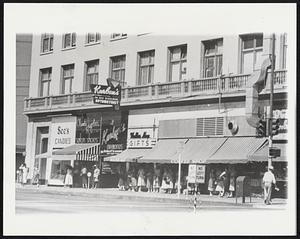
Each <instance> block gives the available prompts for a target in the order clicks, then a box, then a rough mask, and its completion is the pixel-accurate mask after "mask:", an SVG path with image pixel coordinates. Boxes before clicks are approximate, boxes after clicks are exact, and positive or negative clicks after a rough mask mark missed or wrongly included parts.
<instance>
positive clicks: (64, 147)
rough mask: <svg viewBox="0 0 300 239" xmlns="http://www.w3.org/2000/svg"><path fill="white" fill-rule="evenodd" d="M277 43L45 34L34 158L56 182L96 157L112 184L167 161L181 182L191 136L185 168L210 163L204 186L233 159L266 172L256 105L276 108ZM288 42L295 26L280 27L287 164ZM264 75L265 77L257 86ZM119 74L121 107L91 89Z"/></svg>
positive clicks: (32, 121) (35, 63) (281, 140)
mask: <svg viewBox="0 0 300 239" xmlns="http://www.w3.org/2000/svg"><path fill="white" fill-rule="evenodd" d="M271 46H272V44H271V36H270V35H267V34H264V33H245V34H244V33H243V34H240V35H228V36H219V35H215V36H201V35H199V36H185V35H178V36H173V35H169V36H168V35H166V36H162V35H155V34H148V33H145V34H137V35H127V34H111V35H101V34H100V33H87V34H86V35H77V34H76V33H65V34H63V35H55V34H42V35H35V36H33V41H32V64H31V71H30V90H29V98H27V99H25V102H24V104H25V109H24V112H25V114H26V115H27V117H28V124H27V142H26V143H27V148H26V162H27V165H28V166H29V168H30V169H32V168H33V167H34V165H36V166H38V167H39V168H40V171H41V179H42V180H44V182H45V183H47V184H55V185H60V184H61V185H62V184H63V178H64V174H65V166H66V165H71V166H72V167H74V177H75V176H76V175H77V176H76V178H79V176H78V175H79V171H80V168H81V167H82V166H83V165H85V166H87V167H91V166H92V165H94V164H99V166H100V168H101V172H102V175H103V179H102V182H103V184H106V185H109V186H116V184H117V181H118V179H117V178H118V177H120V175H121V174H122V173H121V171H126V172H127V173H128V172H133V171H134V172H135V171H137V170H138V169H139V168H140V167H145V170H150V169H151V168H154V170H156V169H161V171H163V170H165V168H166V167H167V168H168V169H170V170H171V171H172V172H173V174H174V176H173V178H174V182H175V178H176V177H177V176H176V171H177V168H178V154H179V146H178V143H179V142H183V143H182V144H183V148H182V150H183V151H182V154H181V158H182V163H183V168H182V170H183V173H182V175H187V173H188V172H187V171H188V165H189V164H203V165H206V166H207V168H206V171H207V173H206V174H205V176H204V178H205V180H204V181H203V185H202V188H203V189H204V188H205V187H206V183H207V179H208V175H209V171H210V170H212V169H213V170H214V171H216V172H217V171H218V170H222V169H223V168H224V167H225V166H226V167H227V166H230V167H231V168H232V167H233V168H234V170H235V171H237V172H239V173H240V174H245V173H250V174H251V172H252V171H253V170H254V171H257V175H256V176H255V177H254V176H253V178H258V177H259V175H258V174H259V173H260V171H259V168H260V169H262V165H263V166H265V163H266V161H267V156H268V155H267V154H265V153H266V152H267V151H266V144H267V138H266V137H258V135H257V129H256V127H253V124H252V125H251V123H249V122H250V120H249V117H250V116H249V115H248V113H249V112H250V114H251V117H252V118H251V119H256V120H257V121H258V119H261V118H266V117H267V114H266V113H267V112H268V106H269V104H270V102H269V96H270V87H269V85H270V79H271V74H270V70H269V68H266V69H264V65H265V63H266V62H267V60H268V59H269V56H270V54H271V50H272V47H271ZM286 51H287V35H286V34H280V33H279V34H276V41H275V55H276V65H275V73H274V106H273V109H274V111H273V112H274V113H273V114H274V116H275V117H277V118H280V122H281V125H280V129H279V131H280V132H279V134H278V135H276V136H274V144H275V143H276V144H278V145H279V146H278V147H280V148H281V149H282V150H281V151H282V154H281V157H279V158H277V159H274V162H275V161H276V160H277V161H278V165H279V166H278V167H279V168H280V169H281V168H282V167H283V166H282V164H284V168H285V167H286V159H285V156H284V154H283V151H284V145H286V143H287V141H286V137H285V136H286V124H287V119H286V117H285V114H286V111H287V88H286V86H287V83H288V81H290V80H294V79H288V74H287V72H286V69H285V68H286ZM264 70H265V71H264ZM264 72H265V73H264ZM262 75H263V76H264V82H265V86H264V87H263V90H260V91H259V92H256V93H257V94H256V95H255V94H254V93H253V92H252V89H254V88H253V87H254V83H255V82H256V81H257V80H258V79H261V76H262ZM109 77H110V78H113V79H115V80H118V81H119V82H121V86H122V94H121V106H120V110H117V111H115V110H113V108H112V107H111V106H109V105H99V104H94V103H93V95H92V94H91V91H90V84H102V85H105V84H106V79H107V78H109ZM252 81H253V82H254V83H253V84H251V82H252ZM248 88H249V89H250V88H251V91H247V89H248ZM211 139H213V141H211ZM276 140H277V141H276ZM249 145H250V146H249ZM222 150H223V152H222ZM236 152H239V153H236ZM235 153H236V154H235ZM201 155H202V156H201ZM204 155H205V157H204ZM214 167H215V168H214ZM252 168H253V170H252ZM251 170H252V171H251ZM258 171H259V172H258ZM161 173H162V172H161ZM75 181H76V180H75ZM255 183H256V184H257V181H253V184H255ZM79 184H80V183H79V181H78V185H79Z"/></svg>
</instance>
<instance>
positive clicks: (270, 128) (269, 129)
mask: <svg viewBox="0 0 300 239" xmlns="http://www.w3.org/2000/svg"><path fill="white" fill-rule="evenodd" d="M271 64H272V65H271V79H270V111H269V119H268V121H269V127H268V134H269V152H268V167H270V166H272V156H271V155H270V148H271V147H272V145H273V135H272V120H273V94H274V69H275V34H274V33H273V34H272V54H271Z"/></svg>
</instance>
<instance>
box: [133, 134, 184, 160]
mask: <svg viewBox="0 0 300 239" xmlns="http://www.w3.org/2000/svg"><path fill="white" fill-rule="evenodd" d="M187 141H188V139H160V140H159V141H158V142H157V144H156V145H155V146H154V147H153V148H152V149H151V150H149V153H148V154H146V155H145V156H144V157H142V158H140V159H138V160H137V161H138V162H139V163H172V161H174V160H175V159H176V158H178V154H179V147H180V143H181V142H183V143H186V142H187Z"/></svg>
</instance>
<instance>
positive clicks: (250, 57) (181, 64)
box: [40, 34, 286, 96]
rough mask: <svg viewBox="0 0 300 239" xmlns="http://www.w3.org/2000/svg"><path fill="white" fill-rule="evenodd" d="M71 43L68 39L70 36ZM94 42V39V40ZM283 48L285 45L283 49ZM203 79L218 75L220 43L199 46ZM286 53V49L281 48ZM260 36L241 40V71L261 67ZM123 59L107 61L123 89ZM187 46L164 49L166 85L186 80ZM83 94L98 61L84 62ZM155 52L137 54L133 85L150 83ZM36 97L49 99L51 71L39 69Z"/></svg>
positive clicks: (68, 85)
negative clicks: (38, 89)
mask: <svg viewBox="0 0 300 239" xmlns="http://www.w3.org/2000/svg"><path fill="white" fill-rule="evenodd" d="M69 39H70V41H72V35H71V36H70V38H69ZM94 39H97V38H94ZM285 46H286V45H285ZM203 48H204V49H203V57H202V65H203V68H202V70H203V74H202V75H203V77H204V78H209V77H215V76H218V75H221V74H222V64H223V39H222V38H220V39H214V40H209V41H204V42H203ZM283 49H285V51H286V47H285V48H283ZM262 52H263V35H262V34H255V35H249V36H246V37H243V38H242V42H241V70H242V72H243V73H251V72H253V70H256V69H259V68H260V67H261V64H262ZM125 63H126V55H119V56H114V57H111V58H110V77H111V78H113V79H115V80H118V81H120V82H121V84H122V86H124V85H125ZM186 64H187V44H184V45H179V46H173V47H169V48H168V68H169V69H168V78H167V79H168V81H169V82H176V81H181V80H186V75H187V66H186ZM84 66H85V77H84V91H89V90H90V84H97V83H98V74H99V60H98V59H97V60H92V61H88V62H85V65H84ZM154 66H155V50H150V51H144V52H139V53H138V76H137V82H136V85H147V84H151V83H153V82H154ZM74 67H75V66H74V64H70V65H66V66H62V74H61V75H62V79H61V88H60V89H61V90H60V93H61V94H68V93H72V81H73V79H74ZM40 73H41V74H40V75H41V78H40V79H41V81H40V82H41V87H40V96H47V95H49V88H50V82H51V73H52V68H46V69H41V72H40Z"/></svg>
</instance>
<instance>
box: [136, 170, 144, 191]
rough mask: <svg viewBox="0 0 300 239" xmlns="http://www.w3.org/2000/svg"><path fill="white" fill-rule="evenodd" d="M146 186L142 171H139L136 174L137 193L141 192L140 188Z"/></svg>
mask: <svg viewBox="0 0 300 239" xmlns="http://www.w3.org/2000/svg"><path fill="white" fill-rule="evenodd" d="M145 186H146V183H145V172H144V169H142V168H141V169H140V170H139V172H138V191H139V192H141V191H142V188H144V187H145Z"/></svg>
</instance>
